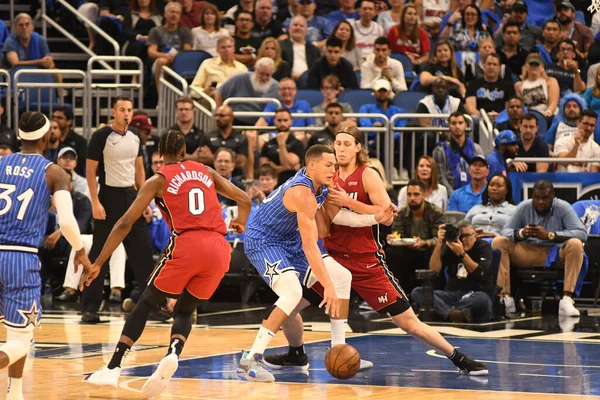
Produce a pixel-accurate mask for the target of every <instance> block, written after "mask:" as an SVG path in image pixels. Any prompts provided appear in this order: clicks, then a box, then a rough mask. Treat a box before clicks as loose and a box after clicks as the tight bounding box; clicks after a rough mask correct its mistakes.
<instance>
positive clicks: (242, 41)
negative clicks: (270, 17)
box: [217, 11, 262, 67]
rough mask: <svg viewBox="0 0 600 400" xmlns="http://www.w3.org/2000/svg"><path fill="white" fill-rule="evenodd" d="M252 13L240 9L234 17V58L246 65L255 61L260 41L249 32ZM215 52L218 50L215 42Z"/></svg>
mask: <svg viewBox="0 0 600 400" xmlns="http://www.w3.org/2000/svg"><path fill="white" fill-rule="evenodd" d="M252 18H253V16H252V13H250V12H248V11H240V12H239V13H238V14H237V16H236V18H235V35H233V39H234V40H235V59H236V60H237V61H239V62H241V63H242V64H244V65H246V66H247V67H252V66H253V65H254V61H256V54H257V53H258V49H259V47H260V45H261V43H262V40H261V39H259V38H256V37H253V36H252V34H251V31H252V27H253V26H254V20H253V19H252ZM217 52H219V43H218V42H217Z"/></svg>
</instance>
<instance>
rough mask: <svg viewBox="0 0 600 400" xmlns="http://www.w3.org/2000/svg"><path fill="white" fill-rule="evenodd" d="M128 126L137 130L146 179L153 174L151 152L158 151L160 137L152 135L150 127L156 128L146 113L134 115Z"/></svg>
mask: <svg viewBox="0 0 600 400" xmlns="http://www.w3.org/2000/svg"><path fill="white" fill-rule="evenodd" d="M129 127H131V128H135V129H137V130H138V136H139V138H140V142H141V150H142V154H141V155H142V163H143V164H144V171H145V174H146V179H148V178H150V177H151V176H152V175H154V173H153V172H152V153H155V152H157V151H158V143H159V141H160V138H159V137H158V136H156V135H152V129H156V128H155V127H154V126H152V120H151V119H150V118H149V117H148V116H147V115H144V114H139V115H136V116H134V117H133V118H132V119H131V122H130V123H129Z"/></svg>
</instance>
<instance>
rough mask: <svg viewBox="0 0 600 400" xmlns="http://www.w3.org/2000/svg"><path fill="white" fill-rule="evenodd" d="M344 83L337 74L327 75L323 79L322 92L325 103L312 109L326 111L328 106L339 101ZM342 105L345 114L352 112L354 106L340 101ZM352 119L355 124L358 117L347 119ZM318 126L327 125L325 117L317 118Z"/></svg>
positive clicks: (319, 111)
mask: <svg viewBox="0 0 600 400" xmlns="http://www.w3.org/2000/svg"><path fill="white" fill-rule="evenodd" d="M342 90H343V88H342V84H341V83H340V79H339V78H338V77H337V76H335V75H327V76H326V77H325V78H323V80H322V81H321V94H322V95H323V103H322V104H319V105H318V106H314V107H313V108H312V111H313V112H314V113H324V112H325V109H326V108H327V106H328V105H329V104H331V103H338V96H339V95H340V93H342ZM340 105H341V106H342V111H343V112H344V114H350V113H352V106H351V105H350V104H348V103H340ZM348 119H351V120H352V121H354V125H356V118H346V120H348ZM315 125H316V126H323V125H325V120H323V118H315Z"/></svg>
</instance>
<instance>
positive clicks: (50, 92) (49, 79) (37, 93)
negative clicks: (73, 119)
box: [19, 74, 70, 114]
mask: <svg viewBox="0 0 600 400" xmlns="http://www.w3.org/2000/svg"><path fill="white" fill-rule="evenodd" d="M19 82H27V83H32V82H33V83H55V80H54V75H51V74H41V75H33V74H24V75H20V76H19ZM20 90H21V93H20V94H19V113H22V112H25V111H26V110H27V104H26V102H28V103H29V110H30V111H37V110H38V109H40V110H41V112H43V113H44V114H49V111H50V108H52V109H54V108H56V107H59V106H60V105H61V104H60V103H58V102H57V101H56V97H57V96H56V89H54V88H40V89H38V88H27V89H20ZM26 91H29V98H26ZM65 106H66V107H70V105H69V104H65Z"/></svg>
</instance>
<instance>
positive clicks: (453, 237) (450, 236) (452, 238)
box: [445, 224, 458, 242]
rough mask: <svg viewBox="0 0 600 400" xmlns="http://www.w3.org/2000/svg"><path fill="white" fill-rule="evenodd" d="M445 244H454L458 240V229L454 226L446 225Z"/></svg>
mask: <svg viewBox="0 0 600 400" xmlns="http://www.w3.org/2000/svg"><path fill="white" fill-rule="evenodd" d="M445 229H446V236H445V237H446V242H456V241H457V240H458V228H457V227H456V226H455V225H452V224H448V225H446V228H445Z"/></svg>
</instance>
